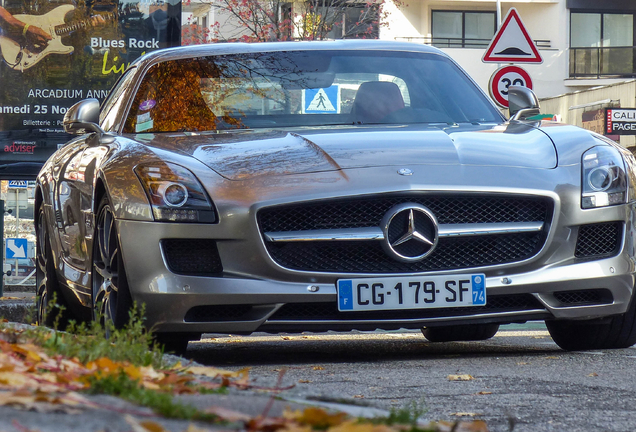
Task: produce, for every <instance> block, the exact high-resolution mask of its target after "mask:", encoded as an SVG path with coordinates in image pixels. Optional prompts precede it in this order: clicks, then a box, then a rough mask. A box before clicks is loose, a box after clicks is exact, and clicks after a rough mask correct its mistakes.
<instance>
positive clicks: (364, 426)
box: [329, 421, 394, 432]
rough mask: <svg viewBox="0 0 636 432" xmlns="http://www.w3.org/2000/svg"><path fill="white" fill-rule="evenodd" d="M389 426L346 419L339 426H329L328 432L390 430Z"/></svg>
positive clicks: (378, 431)
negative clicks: (346, 420)
mask: <svg viewBox="0 0 636 432" xmlns="http://www.w3.org/2000/svg"><path fill="white" fill-rule="evenodd" d="M392 431H394V429H392V428H391V427H389V426H386V425H382V424H373V423H362V422H355V421H348V422H345V423H342V424H340V425H339V426H336V427H332V428H329V432H392Z"/></svg>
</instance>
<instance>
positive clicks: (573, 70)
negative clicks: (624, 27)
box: [570, 46, 636, 78]
mask: <svg viewBox="0 0 636 432" xmlns="http://www.w3.org/2000/svg"><path fill="white" fill-rule="evenodd" d="M635 56H636V47H633V46H629V47H612V48H570V77H571V78H601V77H619V78H627V77H634V76H636V70H634V57H635Z"/></svg>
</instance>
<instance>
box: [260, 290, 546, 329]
mask: <svg viewBox="0 0 636 432" xmlns="http://www.w3.org/2000/svg"><path fill="white" fill-rule="evenodd" d="M528 310H545V308H544V307H543V305H542V304H541V303H540V302H539V301H538V300H537V299H536V298H534V296H532V295H530V294H515V295H492V296H488V301H487V303H486V305H484V306H473V307H456V308H434V309H410V310H386V311H364V312H340V311H338V305H337V304H336V302H324V303H287V304H285V305H283V306H282V307H281V308H280V309H278V311H276V313H275V314H274V315H272V316H271V317H270V318H269V319H268V320H267V321H268V322H274V321H311V320H336V321H342V320H345V321H346V320H374V319H377V320H381V319H384V320H391V319H395V320H398V319H422V318H437V317H444V316H466V315H474V314H478V313H497V312H519V311H528Z"/></svg>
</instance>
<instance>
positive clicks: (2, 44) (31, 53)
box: [0, 5, 115, 72]
mask: <svg viewBox="0 0 636 432" xmlns="http://www.w3.org/2000/svg"><path fill="white" fill-rule="evenodd" d="M74 9H75V6H73V5H62V6H58V7H56V8H55V9H53V10H52V11H50V12H48V13H46V14H44V15H25V14H23V15H14V18H16V19H18V20H20V21H22V22H23V23H25V24H27V25H29V26H35V27H39V28H41V29H42V30H44V31H45V32H47V33H48V34H49V35H50V36H51V40H50V41H48V43H47V44H46V46H45V47H44V49H42V50H41V51H36V50H34V49H30V48H29V47H26V46H25V44H24V43H21V42H22V41H16V40H14V39H12V38H10V37H7V36H0V50H1V51H2V57H3V58H4V61H5V63H6V64H7V65H8V66H9V67H10V68H12V69H15V70H19V71H22V72H24V71H25V70H27V69H29V68H31V67H33V66H35V65H36V64H37V63H38V62H39V61H40V60H42V59H44V58H45V57H46V56H48V55H50V54H71V53H72V52H73V50H74V48H73V47H72V46H68V45H64V44H63V43H62V36H66V35H68V34H70V33H71V32H73V31H75V30H78V29H81V28H87V27H93V26H97V25H102V24H104V23H106V22H108V21H109V20H112V19H114V18H115V14H105V15H97V16H95V17H92V18H89V19H86V20H82V21H76V22H71V23H69V24H67V23H66V21H65V17H66V15H67V14H68V13H69V12H71V11H73V10H74Z"/></svg>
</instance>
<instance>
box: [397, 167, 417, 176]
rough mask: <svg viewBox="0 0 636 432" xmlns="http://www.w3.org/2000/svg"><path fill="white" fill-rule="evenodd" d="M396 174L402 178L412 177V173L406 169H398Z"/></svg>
mask: <svg viewBox="0 0 636 432" xmlns="http://www.w3.org/2000/svg"><path fill="white" fill-rule="evenodd" d="M398 174H399V175H403V176H410V175H413V171H411V170H410V169H408V168H400V169H399V170H398Z"/></svg>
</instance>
